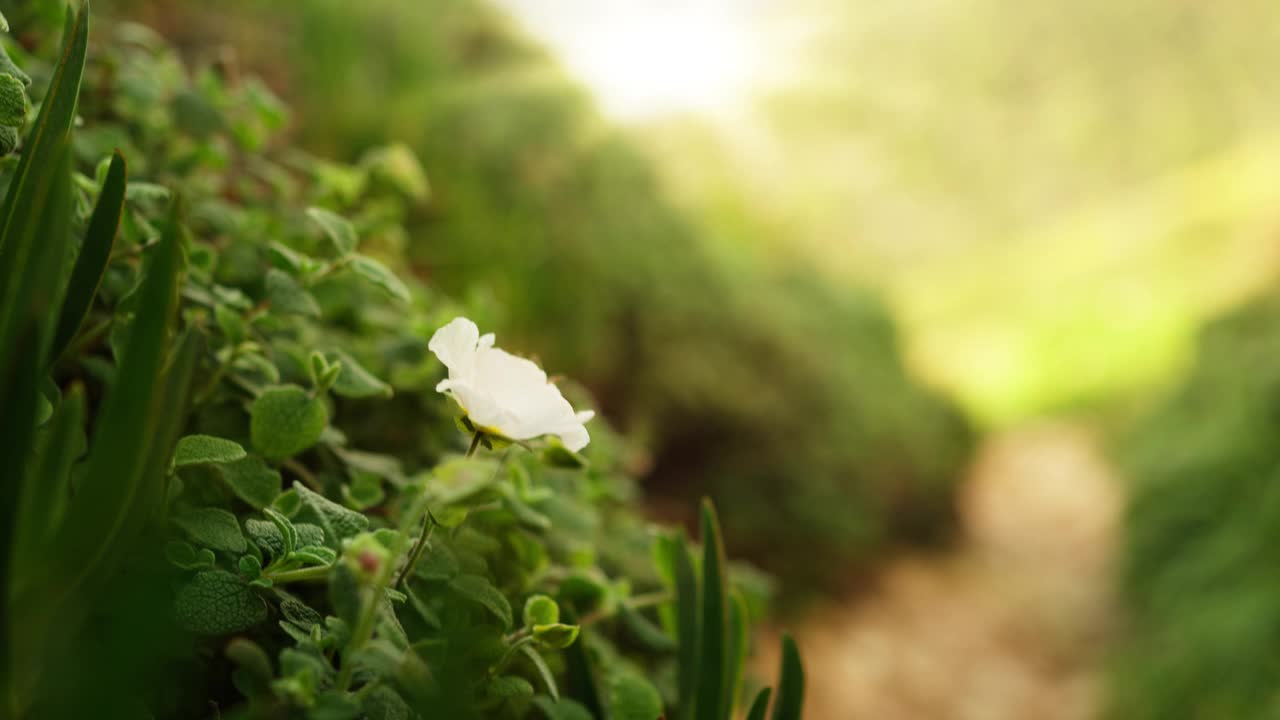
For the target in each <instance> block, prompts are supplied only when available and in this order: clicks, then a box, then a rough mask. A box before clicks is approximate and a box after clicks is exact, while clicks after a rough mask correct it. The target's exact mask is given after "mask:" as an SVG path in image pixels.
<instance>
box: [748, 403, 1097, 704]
mask: <svg viewBox="0 0 1280 720" xmlns="http://www.w3.org/2000/svg"><path fill="white" fill-rule="evenodd" d="M960 503H961V504H960V508H961V510H960V512H961V517H962V523H963V536H962V538H961V539H960V541H959V542H957V544H956V545H955V546H954V547H953V548H951V549H950V550H948V551H944V552H940V553H937V554H933V555H918V556H910V557H905V558H902V559H899V560H895V561H894V562H892V563H891V564H890V565H889V567H887V568H886V569H885V571H884V572H883V573H882V574H881V575H880V576H879V578H878V579H877V580H876V581H875V586H874V587H872V588H868V589H866V590H865V591H864V592H862V593H861V594H859V595H858V596H857V597H856V598H854V599H853V600H852V601H850V603H849V604H844V605H835V604H832V605H828V606H826V607H823V608H820V609H817V610H816V612H815V613H814V614H813V615H811V616H809V617H808V618H807V619H806V621H805V623H804V625H803V626H802V627H801V628H800V629H799V630H798V632H797V633H796V634H797V639H798V641H799V643H800V646H801V650H802V652H803V653H804V656H805V664H806V666H807V669H808V670H809V675H810V679H809V690H808V697H809V702H808V703H807V712H806V714H805V717H806V720H1029V719H1033V718H1034V719H1035V720H1077V719H1081V720H1084V719H1087V718H1091V717H1093V716H1094V715H1095V710H1096V708H1097V706H1098V702H1097V701H1098V692H1099V682H1100V670H1099V663H1100V660H1101V654H1102V646H1103V640H1104V638H1105V636H1106V632H1107V626H1108V618H1109V616H1110V612H1109V608H1110V606H1111V597H1110V593H1111V590H1110V580H1111V572H1112V566H1111V551H1112V545H1113V534H1114V528H1115V523H1116V520H1117V511H1118V508H1119V497H1118V493H1117V488H1116V486H1115V484H1114V479H1113V478H1112V476H1111V473H1110V470H1109V468H1108V467H1107V465H1106V463H1105V461H1104V460H1103V459H1102V457H1101V453H1100V450H1099V449H1098V448H1097V446H1096V444H1095V442H1094V440H1093V439H1092V438H1091V437H1090V436H1089V435H1088V434H1087V433H1086V432H1085V431H1083V430H1081V429H1078V428H1075V427H1071V426H1063V425H1041V426H1035V427H1030V428H1021V429H1015V430H1012V431H1009V432H1006V433H1003V434H1000V435H997V436H995V437H994V438H992V439H990V440H989V441H988V442H987V443H986V445H985V446H984V447H983V449H982V450H981V452H980V453H979V455H978V458H977V460H976V462H975V464H974V467H973V469H972V471H971V474H970V477H969V478H968V482H967V483H966V484H965V487H964V489H963V491H962V494H961V500H960ZM769 645H774V643H769ZM766 647H767V646H766ZM760 660H761V663H762V665H763V667H768V668H770V671H768V673H767V674H768V676H771V675H772V674H773V673H772V668H773V660H772V658H761V659H760Z"/></svg>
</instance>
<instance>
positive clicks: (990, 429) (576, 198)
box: [0, 0, 1280, 720]
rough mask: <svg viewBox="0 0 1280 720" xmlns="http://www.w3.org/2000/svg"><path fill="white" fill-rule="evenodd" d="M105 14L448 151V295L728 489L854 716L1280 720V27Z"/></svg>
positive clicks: (1241, 7)
mask: <svg viewBox="0 0 1280 720" xmlns="http://www.w3.org/2000/svg"><path fill="white" fill-rule="evenodd" d="M0 4H2V3H0ZM25 5H26V3H24V2H16V3H15V2H11V3H9V5H8V6H5V7H6V11H7V12H8V14H9V17H10V20H11V21H14V20H15V15H14V13H15V12H16V11H21V10H22V8H23V7H24V6H25ZM97 5H98V7H99V9H100V10H101V9H104V8H105V10H106V11H107V12H109V13H111V14H114V15H115V16H117V17H118V18H128V19H130V20H135V21H137V22H140V23H143V24H146V25H149V26H151V27H153V28H155V29H156V30H158V31H159V32H160V33H161V34H162V35H164V36H165V37H167V38H169V39H170V40H172V41H174V42H175V43H177V44H178V45H179V47H180V48H182V50H183V51H184V52H185V53H186V54H187V55H188V56H189V57H190V59H191V60H192V61H193V62H196V63H197V64H198V63H202V62H203V63H206V64H207V63H211V62H217V63H222V64H224V65H226V66H230V67H234V68H236V69H237V71H238V72H243V73H245V74H246V75H256V76H259V77H261V78H262V79H263V81H264V82H265V84H266V86H267V87H269V88H270V90H271V91H272V92H274V93H275V94H276V95H278V96H279V97H280V98H281V100H282V101H283V103H284V104H285V105H287V106H289V107H290V108H291V109H292V110H291V115H290V118H291V119H290V134H291V137H292V138H293V140H294V141H295V142H296V143H298V144H300V145H301V146H303V147H304V148H306V149H307V150H310V151H314V152H317V153H320V154H322V155H327V156H329V157H333V158H335V159H339V160H344V161H345V160H353V159H356V158H359V157H360V156H361V155H362V154H363V153H364V152H365V151H367V150H368V149H370V148H372V147H375V146H379V145H384V144H386V143H387V142H389V141H390V142H398V143H403V145H404V146H405V147H406V148H409V149H411V150H412V151H413V153H414V154H416V156H417V157H418V158H419V159H420V160H421V162H422V164H423V166H424V167H425V168H426V170H427V174H428V176H429V179H430V186H431V190H430V195H429V199H428V200H427V201H425V202H424V203H422V205H421V206H420V207H419V208H418V209H417V210H416V211H415V213H414V214H413V216H412V218H411V219H410V224H409V227H408V231H407V232H406V234H405V236H404V238H403V243H404V247H405V250H406V252H407V253H408V254H409V255H410V257H411V258H412V262H413V266H414V268H415V271H416V272H417V273H419V274H420V275H421V276H422V277H424V278H426V279H427V280H428V281H429V282H430V283H432V284H434V285H436V286H438V287H440V288H442V289H444V290H445V291H446V292H448V293H450V294H451V295H453V296H455V297H457V298H460V299H461V300H462V301H463V302H464V303H465V304H466V306H467V307H468V308H470V311H471V314H472V317H474V318H476V319H477V320H478V321H480V324H481V325H483V326H485V327H492V328H495V329H496V330H497V332H498V334H499V335H500V337H501V339H502V341H503V344H504V346H510V347H513V348H516V349H519V350H521V351H523V352H526V353H529V354H537V355H538V356H539V357H540V359H541V360H542V362H543V363H544V365H545V366H547V367H548V368H549V369H551V370H552V371H553V372H560V373H563V374H565V375H567V376H569V377H572V378H574V379H575V380H577V381H579V382H581V383H582V384H583V385H584V386H585V387H586V388H587V389H589V391H590V393H591V395H592V397H593V398H594V400H595V403H596V405H597V407H598V408H599V409H600V410H601V411H602V413H603V415H604V417H606V418H607V419H608V421H609V422H611V423H612V424H614V425H616V426H617V427H619V428H620V429H622V430H624V431H625V432H627V433H629V434H630V435H631V436H632V437H634V438H636V439H637V441H638V443H639V445H640V446H641V447H643V448H645V450H646V452H645V453H644V454H643V455H641V456H638V459H637V460H636V467H635V470H636V471H637V472H639V473H640V474H642V476H643V477H644V478H645V483H646V491H647V495H648V498H649V503H650V507H651V511H652V514H653V516H654V517H655V518H658V519H662V520H667V521H677V522H678V521H682V520H685V519H687V518H686V512H687V511H689V510H690V509H692V508H693V507H695V504H694V502H695V500H696V498H697V497H699V496H701V495H704V494H706V495H711V496H712V497H713V498H714V499H715V500H716V502H717V504H718V506H719V507H720V508H721V512H722V515H723V519H724V522H725V525H726V531H727V534H728V543H729V547H730V550H731V552H732V554H734V555H735V556H737V557H740V558H743V559H745V560H748V561H750V562H751V563H754V564H755V565H756V566H758V567H759V568H760V569H762V570H763V571H765V572H766V573H768V574H769V575H770V576H771V577H772V578H773V582H774V588H775V591H776V596H777V598H778V612H779V613H780V616H781V617H782V618H783V619H782V620H780V622H785V623H786V624H788V625H790V626H793V627H797V628H799V637H800V643H801V646H802V648H803V649H804V650H805V652H806V655H807V660H808V665H809V667H810V668H811V674H812V678H811V682H810V689H811V695H812V698H813V700H812V704H811V706H810V709H809V715H808V717H810V718H812V719H813V720H826V719H829V718H831V719H840V718H889V719H893V718H907V719H911V718H966V719H967V718H974V719H1004V718H1010V719H1013V718H1019V719H1020V718H1029V717H1034V718H1047V719H1050V720H1052V719H1054V718H1091V717H1106V718H1184V717H1185V718H1260V717H1273V716H1276V715H1277V714H1280V692H1278V691H1277V688H1280V571H1277V570H1276V569H1275V559H1274V558H1275V554H1274V548H1275V547H1277V546H1280V295H1276V294H1275V273H1276V267H1277V261H1280V75H1278V74H1277V73H1276V72H1275V68H1277V67H1280V6H1277V5H1276V4H1275V3H1274V2H1270V1H1269V0H1238V1H1236V2H1231V3H1203V2H1193V1H1192V0H1123V1H1122V2H1116V1H1115V0H1075V1H1073V2H1067V1H1066V0H1051V1H1049V2H1040V3H1010V2H998V1H997V0H968V1H967V2H957V1H955V0H904V1H903V2H897V3H871V2H847V1H844V0H787V1H786V2H783V0H362V1H361V2H350V1H349V0H294V1H293V2H287V3H282V2H274V3H272V2H263V1H261V0H223V1H222V2H218V3H207V2H200V1H199V0H101V1H100V2H98V3H97ZM10 6H14V7H13V8H12V9H11V8H10ZM13 24H14V26H15V28H19V27H20V25H19V24H18V22H16V21H15V22H13ZM1273 538H1274V539H1275V540H1276V541H1277V542H1276V543H1273V542H1271V541H1272V539H1273ZM767 644H770V643H766V645H767ZM760 662H761V663H769V662H771V659H770V658H767V657H763V658H761V659H760Z"/></svg>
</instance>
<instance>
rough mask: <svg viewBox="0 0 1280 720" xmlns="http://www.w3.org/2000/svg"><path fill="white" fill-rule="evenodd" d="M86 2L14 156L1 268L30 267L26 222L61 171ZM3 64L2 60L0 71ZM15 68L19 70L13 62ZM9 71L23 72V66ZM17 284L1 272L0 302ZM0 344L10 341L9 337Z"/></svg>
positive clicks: (83, 44) (0, 222)
mask: <svg viewBox="0 0 1280 720" xmlns="http://www.w3.org/2000/svg"><path fill="white" fill-rule="evenodd" d="M88 5H89V4H88V3H84V4H82V5H81V7H80V11H79V12H78V13H76V15H75V17H74V18H73V19H71V20H70V22H68V24H67V31H66V35H65V36H64V38H63V43H62V51H61V54H60V56H59V58H58V63H57V66H56V67H55V68H54V72H53V78H52V79H51V80H50V82H49V87H48V89H47V91H46V92H45V94H44V101H43V102H42V103H41V104H40V114H39V116H37V117H36V121H35V123H34V124H33V125H32V127H31V131H30V133H29V134H28V135H27V143H26V150H25V151H24V152H23V153H22V157H21V158H20V159H19V160H18V167H17V168H16V169H15V170H14V173H13V175H12V177H11V179H10V181H9V190H8V193H7V194H6V195H5V200H4V204H3V206H0V268H4V269H5V271H6V273H23V272H27V271H28V269H29V265H28V261H29V256H30V252H31V248H32V245H33V243H34V242H35V239H34V238H32V237H31V234H30V233H29V232H27V228H26V227H25V225H26V224H28V223H31V222H33V221H34V218H33V217H32V215H33V214H34V213H32V212H31V210H32V208H37V207H41V206H42V205H43V203H42V202H39V201H38V200H37V194H38V193H41V192H42V190H41V188H47V187H49V185H50V183H49V180H48V177H49V176H50V175H52V174H55V173H60V172H63V171H64V170H63V166H62V164H61V163H59V162H57V159H58V158H59V157H60V156H61V155H62V152H63V150H62V148H63V147H65V145H66V144H67V142H68V138H69V136H70V133H71V126H72V124H73V123H74V121H75V114H76V101H77V99H78V97H79V95H80V80H81V78H82V76H83V75H84V61H85V54H86V52H87V49H88V42H89V7H88ZM8 58H9V56H8V55H7V54H5V55H4V60H5V61H7V63H6V64H7V65H8V66H12V65H13V63H12V61H9V59H8ZM6 69H7V68H6V67H4V66H2V65H0V72H5V71H6ZM13 69H14V70H17V68H16V67H14V68H13ZM10 74H12V75H14V76H16V77H19V78H24V77H26V76H25V75H23V74H21V71H18V72H10ZM23 236H25V238H24V237H23ZM15 277H16V276H15ZM15 284H16V283H14V281H13V278H12V277H2V276H0V301H2V302H0V306H6V305H9V304H10V301H11V300H12V295H11V292H12V288H13V286H14V285H15ZM7 337H8V335H7V333H0V340H3V339H7ZM0 346H3V347H11V345H9V344H8V343H4V344H2V345H0Z"/></svg>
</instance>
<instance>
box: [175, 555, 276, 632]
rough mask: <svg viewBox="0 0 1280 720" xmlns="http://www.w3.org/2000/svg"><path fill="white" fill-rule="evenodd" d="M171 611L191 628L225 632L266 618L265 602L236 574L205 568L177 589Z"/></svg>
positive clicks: (186, 626)
mask: <svg viewBox="0 0 1280 720" xmlns="http://www.w3.org/2000/svg"><path fill="white" fill-rule="evenodd" d="M174 613H175V614H176V616H177V618H178V622H180V623H181V624H182V626H183V627H185V628H186V629H188V630H190V631H192V632H195V633H199V634H201V635H227V634H230V633H234V632H241V631H243V630H248V629H249V628H251V627H253V626H254V625H257V624H258V623H260V622H262V621H263V620H266V619H267V605H266V603H264V602H263V601H262V598H260V597H258V596H257V595H256V594H254V592H253V590H252V589H250V587H249V584H248V583H246V582H245V581H244V580H242V579H241V578H240V577H239V576H237V575H235V574H233V573H229V572H227V571H225V570H205V571H203V572H198V573H196V575H195V577H193V578H191V580H190V581H188V582H187V584H186V585H183V586H182V588H181V589H180V590H178V594H177V597H175V598H174Z"/></svg>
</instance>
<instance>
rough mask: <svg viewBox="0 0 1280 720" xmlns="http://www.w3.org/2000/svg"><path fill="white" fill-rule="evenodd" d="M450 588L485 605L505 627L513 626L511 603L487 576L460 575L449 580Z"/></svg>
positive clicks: (472, 600) (468, 598)
mask: <svg viewBox="0 0 1280 720" xmlns="http://www.w3.org/2000/svg"><path fill="white" fill-rule="evenodd" d="M449 588H450V589H452V590H453V591H454V592H456V593H457V594H458V595H461V596H462V597H463V598H465V599H467V600H470V601H471V602H474V603H476V604H478V605H481V606H483V607H484V608H485V609H486V610H488V611H489V612H490V613H492V614H493V616H494V617H496V618H498V620H500V621H501V622H502V627H503V629H506V628H508V627H510V626H511V620H512V618H511V604H510V603H508V602H507V598H506V596H504V595H503V594H502V593H501V592H500V591H499V590H498V588H496V587H494V586H493V583H491V582H489V580H488V579H487V578H485V577H483V576H481V575H459V576H458V577H455V578H454V579H453V580H451V581H449Z"/></svg>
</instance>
